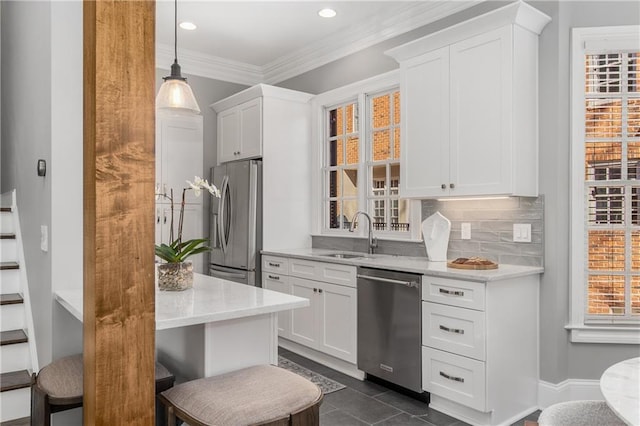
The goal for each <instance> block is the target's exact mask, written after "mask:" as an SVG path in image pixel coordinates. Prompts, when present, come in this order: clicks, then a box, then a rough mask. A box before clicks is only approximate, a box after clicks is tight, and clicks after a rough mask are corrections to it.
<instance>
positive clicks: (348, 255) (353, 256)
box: [320, 253, 367, 259]
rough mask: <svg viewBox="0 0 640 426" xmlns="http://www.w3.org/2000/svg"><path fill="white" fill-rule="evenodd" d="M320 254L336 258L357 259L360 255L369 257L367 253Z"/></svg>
mask: <svg viewBox="0 0 640 426" xmlns="http://www.w3.org/2000/svg"><path fill="white" fill-rule="evenodd" d="M320 256H324V257H333V258H334V259H356V258H359V257H367V255H366V254H365V253H362V254H359V253H327V254H321V255H320Z"/></svg>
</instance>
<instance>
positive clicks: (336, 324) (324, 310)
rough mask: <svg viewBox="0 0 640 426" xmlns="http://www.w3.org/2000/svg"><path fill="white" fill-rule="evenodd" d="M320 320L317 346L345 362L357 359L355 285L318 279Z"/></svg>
mask: <svg viewBox="0 0 640 426" xmlns="http://www.w3.org/2000/svg"><path fill="white" fill-rule="evenodd" d="M318 284H321V286H322V287H320V288H319V290H318V291H319V294H318V296H319V299H320V302H319V304H318V310H319V315H318V316H319V317H318V321H319V323H320V326H319V333H320V335H319V336H318V350H319V351H322V352H325V353H327V354H329V355H333V356H335V357H336V358H340V359H343V360H345V361H348V362H352V363H355V362H356V359H357V358H356V356H357V354H356V327H357V317H356V310H357V297H356V289H355V288H351V287H345V286H341V285H335V284H329V283H318Z"/></svg>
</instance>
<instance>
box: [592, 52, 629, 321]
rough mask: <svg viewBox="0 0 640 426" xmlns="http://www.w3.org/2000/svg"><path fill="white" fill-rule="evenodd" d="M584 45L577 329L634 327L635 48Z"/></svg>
mask: <svg viewBox="0 0 640 426" xmlns="http://www.w3.org/2000/svg"><path fill="white" fill-rule="evenodd" d="M586 45H588V46H589V51H588V52H585V54H584V55H583V58H584V67H583V72H584V107H583V112H582V116H583V123H584V124H583V132H584V133H583V134H584V138H583V144H584V147H583V152H584V171H583V173H584V179H583V185H584V186H583V194H584V205H585V206H586V209H585V217H584V231H585V232H584V236H585V240H584V244H585V250H584V252H583V253H584V259H583V264H584V277H585V280H584V288H583V291H584V295H583V300H584V306H583V309H584V323H585V324H627V323H634V324H635V323H639V322H640V180H639V179H640V90H639V89H640V73H639V72H638V67H639V66H640V49H637V50H636V51H631V52H629V51H627V49H626V48H628V46H625V49H620V50H619V51H616V49H615V46H614V45H611V44H609V45H607V46H606V47H605V46H603V45H602V41H600V42H598V43H595V42H592V43H587V44H586ZM594 46H598V47H602V51H601V52H598V51H594V49H595V47H594ZM639 47H640V46H639Z"/></svg>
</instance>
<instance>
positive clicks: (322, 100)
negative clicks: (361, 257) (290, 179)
mask: <svg viewBox="0 0 640 426" xmlns="http://www.w3.org/2000/svg"><path fill="white" fill-rule="evenodd" d="M393 87H398V88H399V87H400V71H399V70H394V71H391V72H388V73H385V74H381V75H379V76H376V77H372V78H369V79H366V80H362V81H359V82H356V83H353V84H349V85H347V86H343V87H340V88H337V89H334V90H330V91H328V92H324V93H321V94H319V95H316V96H315V97H314V98H312V100H311V114H312V127H311V140H312V149H311V167H312V168H313V173H312V177H311V186H312V197H311V205H312V234H313V235H321V236H339V237H360V238H362V237H365V236H366V234H367V228H368V227H367V226H358V227H357V229H356V231H355V232H353V233H351V232H349V231H348V229H329V228H327V227H325V226H324V224H325V221H326V218H325V214H326V212H325V206H324V203H323V199H324V194H325V190H324V177H323V173H322V166H323V163H322V161H323V149H324V146H325V143H324V141H325V139H326V135H325V132H326V125H325V114H326V108H327V107H330V106H332V105H339V104H342V103H344V102H347V101H349V100H354V99H357V103H358V109H359V111H360V115H362V114H363V113H364V111H365V110H366V109H367V103H366V102H367V94H375V93H377V92H381V91H384V90H388V89H391V88H393ZM366 121H367V120H362V119H359V120H358V126H359V130H358V134H359V135H360V161H359V163H358V209H359V210H365V211H367V212H368V211H369V207H368V205H367V192H366V191H367V184H368V181H367V173H368V171H367V170H366V168H367V161H366V160H367V158H368V157H367V155H368V154H367V150H366V138H368V132H367V128H366V126H367V125H368V124H367V123H366ZM420 219H421V203H420V200H409V223H410V225H409V232H404V233H402V232H390V231H374V235H375V236H376V237H377V238H379V239H383V240H401V241H422V238H421V233H420ZM360 220H361V219H359V221H360Z"/></svg>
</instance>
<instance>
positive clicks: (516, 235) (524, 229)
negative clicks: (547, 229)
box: [513, 223, 531, 243]
mask: <svg viewBox="0 0 640 426" xmlns="http://www.w3.org/2000/svg"><path fill="white" fill-rule="evenodd" d="M513 241H514V242H516V243H530V242H531V224H530V223H514V224H513Z"/></svg>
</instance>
